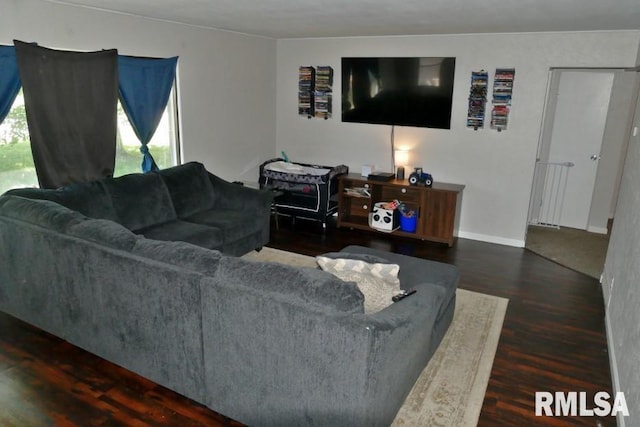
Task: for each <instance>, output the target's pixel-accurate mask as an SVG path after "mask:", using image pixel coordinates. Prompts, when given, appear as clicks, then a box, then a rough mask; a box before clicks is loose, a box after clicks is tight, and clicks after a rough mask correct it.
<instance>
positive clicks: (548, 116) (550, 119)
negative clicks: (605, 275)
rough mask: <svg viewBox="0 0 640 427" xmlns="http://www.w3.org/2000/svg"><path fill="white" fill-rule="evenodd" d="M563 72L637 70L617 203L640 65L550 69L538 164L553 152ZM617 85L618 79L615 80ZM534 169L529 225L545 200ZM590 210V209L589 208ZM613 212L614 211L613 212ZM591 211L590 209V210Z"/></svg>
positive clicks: (619, 166) (538, 149)
mask: <svg viewBox="0 0 640 427" xmlns="http://www.w3.org/2000/svg"><path fill="white" fill-rule="evenodd" d="M563 71H573V72H576V71H577V72H581V71H584V72H613V73H617V72H635V73H636V77H635V84H634V95H633V96H632V102H631V105H630V111H629V115H628V119H627V126H626V129H625V135H624V140H623V146H622V152H621V156H620V157H621V158H620V162H619V164H618V171H617V178H616V185H615V193H616V194H614V195H613V202H614V203H615V201H616V200H617V192H618V191H619V187H620V186H619V184H620V179H621V176H622V168H623V166H624V160H625V158H626V152H627V148H628V144H629V139H630V137H631V134H632V131H633V120H632V117H633V112H634V111H635V105H636V102H637V98H638V96H639V94H640V67H634V68H628V67H551V68H549V73H548V76H547V88H546V93H545V103H544V110H543V112H542V120H541V123H540V132H539V139H538V148H537V151H536V159H535V164H537V163H538V162H544V161H547V160H548V158H549V153H550V149H551V133H552V130H553V123H554V120H555V116H556V105H557V102H556V101H555V100H554V99H552V95H553V94H554V93H557V91H558V88H559V84H560V75H561V74H560V73H561V72H563ZM614 79H615V75H614ZM614 85H615V80H614ZM612 94H613V90H612ZM598 168H600V162H599V163H598ZM535 170H536V168H535V167H534V176H533V177H532V185H531V193H530V200H529V214H528V217H527V226H528V225H529V224H530V223H531V221H532V219H533V218H537V217H538V216H539V210H540V206H541V202H542V191H543V188H544V181H543V180H540V179H537V178H536V176H535ZM597 175H598V173H597V172H596V176H597ZM595 186H596V184H594V188H593V189H592V191H593V190H594V189H595ZM592 206H593V199H592ZM590 210H591V209H590ZM612 211H615V206H613V207H612ZM613 213H614V212H612V214H613ZM590 214H591V212H590ZM590 231H596V232H605V233H606V230H604V231H601V230H590ZM525 240H526V233H525Z"/></svg>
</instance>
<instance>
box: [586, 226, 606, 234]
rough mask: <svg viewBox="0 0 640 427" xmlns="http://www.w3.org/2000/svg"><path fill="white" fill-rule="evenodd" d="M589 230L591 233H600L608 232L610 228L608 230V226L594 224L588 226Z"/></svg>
mask: <svg viewBox="0 0 640 427" xmlns="http://www.w3.org/2000/svg"><path fill="white" fill-rule="evenodd" d="M587 231H588V232H589V233H598V234H607V233H608V232H609V230H607V227H592V226H588V227H587Z"/></svg>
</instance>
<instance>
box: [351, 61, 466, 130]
mask: <svg viewBox="0 0 640 427" xmlns="http://www.w3.org/2000/svg"><path fill="white" fill-rule="evenodd" d="M455 64H456V59H455V58H443V57H423V58H404V57H403V58H391V57H380V58H360V57H358V58H342V121H343V122H352V123H374V124H386V125H399V126H417V127H427V128H439V129H450V128H451V104H452V99H453V79H454V74H455Z"/></svg>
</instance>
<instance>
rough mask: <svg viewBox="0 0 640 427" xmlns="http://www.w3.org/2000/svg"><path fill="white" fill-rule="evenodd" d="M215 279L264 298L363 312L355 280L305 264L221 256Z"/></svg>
mask: <svg viewBox="0 0 640 427" xmlns="http://www.w3.org/2000/svg"><path fill="white" fill-rule="evenodd" d="M216 279H217V280H218V281H220V282H223V283H227V284H229V285H231V286H236V285H237V286H244V287H248V288H254V289H255V290H256V291H258V292H262V293H264V294H265V296H266V297H269V296H271V297H274V298H276V299H279V300H286V301H288V302H291V303H294V304H300V305H304V306H306V307H308V308H313V309H315V310H321V311H325V312H330V313H333V312H346V313H363V312H364V305H363V304H364V297H363V295H362V292H360V290H359V289H358V287H357V286H356V284H355V283H352V282H344V281H342V280H340V279H338V278H336V277H335V276H333V275H332V274H329V273H326V272H324V271H321V270H318V269H314V268H309V267H294V266H290V265H285V264H279V263H275V262H260V261H251V260H246V259H242V258H235V257H230V256H224V255H223V256H222V258H221V259H220V265H219V266H218V270H217V272H216Z"/></svg>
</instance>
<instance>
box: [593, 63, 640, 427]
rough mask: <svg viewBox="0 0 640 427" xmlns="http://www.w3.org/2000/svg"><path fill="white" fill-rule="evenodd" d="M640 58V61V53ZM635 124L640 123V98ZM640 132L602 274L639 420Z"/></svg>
mask: <svg viewBox="0 0 640 427" xmlns="http://www.w3.org/2000/svg"><path fill="white" fill-rule="evenodd" d="M638 59H639V63H640V58H638ZM633 126H635V127H638V128H640V99H639V100H638V103H637V107H636V115H635V118H634V121H633ZM638 212H640V132H638V134H636V136H631V137H630V139H629V147H628V151H627V157H626V163H625V166H624V171H623V174H622V182H621V185H620V194H619V197H618V205H617V208H616V217H615V220H614V222H613V230H612V232H611V238H610V241H609V250H608V252H607V259H606V262H605V267H604V274H603V282H602V286H603V291H604V299H605V307H606V324H607V339H608V341H609V358H610V360H611V373H612V377H613V383H614V384H613V385H614V389H615V390H614V391H622V392H624V394H625V399H626V401H627V406H628V408H629V411H630V415H631V416H630V417H629V418H626V419H619V422H618V425H620V426H624V425H629V426H635V425H638V424H639V423H640V371H639V370H638V364H640V326H639V325H640V292H639V287H640V264H639V263H638V259H640V216H639V215H638Z"/></svg>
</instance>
